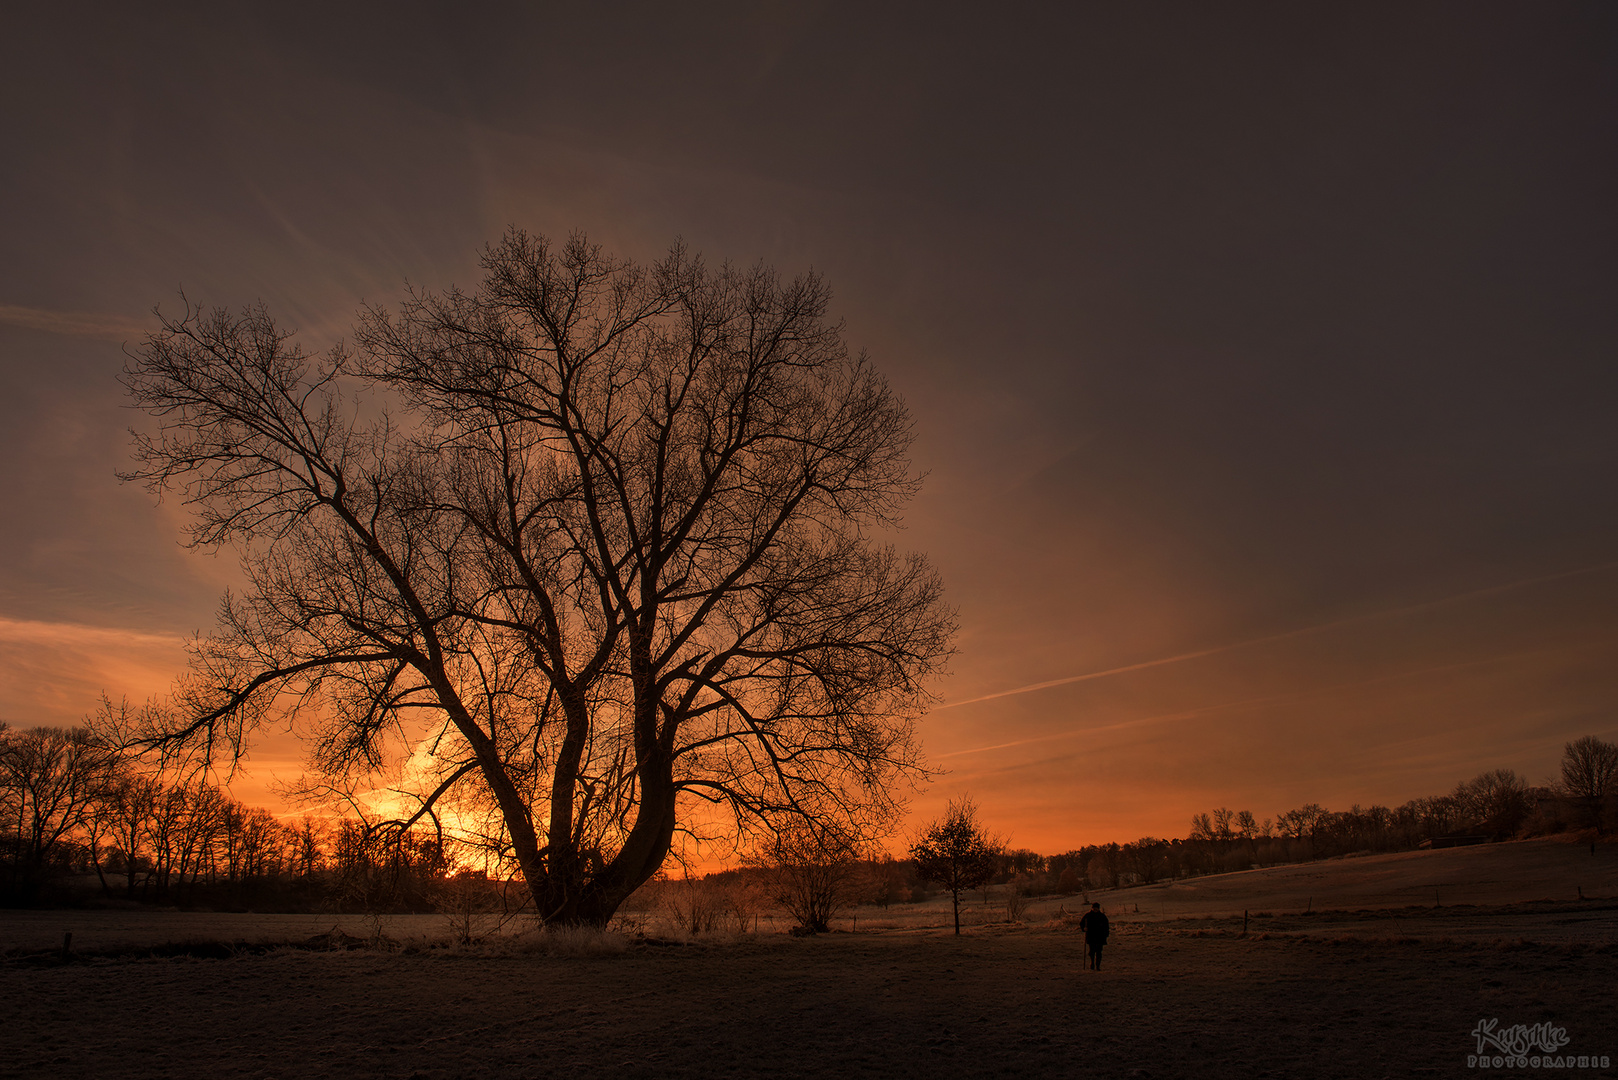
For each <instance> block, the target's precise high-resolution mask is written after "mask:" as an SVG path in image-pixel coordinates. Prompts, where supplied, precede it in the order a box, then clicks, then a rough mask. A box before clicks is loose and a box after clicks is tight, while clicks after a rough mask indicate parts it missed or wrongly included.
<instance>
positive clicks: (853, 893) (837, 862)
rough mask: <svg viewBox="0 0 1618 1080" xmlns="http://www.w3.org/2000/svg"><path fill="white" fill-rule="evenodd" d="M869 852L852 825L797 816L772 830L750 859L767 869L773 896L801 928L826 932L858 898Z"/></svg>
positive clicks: (799, 928) (820, 932)
mask: <svg viewBox="0 0 1618 1080" xmlns="http://www.w3.org/2000/svg"><path fill="white" fill-rule="evenodd" d="M864 857H865V846H864V845H863V844H862V843H861V842H860V841H859V839H858V838H856V837H855V836H854V835H853V834H852V833H850V832H849V831H848V830H846V829H843V828H839V827H837V826H836V825H835V824H811V823H808V822H804V821H801V820H792V821H789V822H788V823H787V824H786V825H785V826H783V827H782V828H780V829H778V830H777V831H774V832H772V833H770V834H769V835H768V837H767V838H766V839H764V840H763V841H762V842H761V843H760V844H759V846H758V848H757V849H756V850H755V852H754V853H753V855H752V856H751V857H750V858H749V860H748V861H749V862H751V863H752V864H753V865H754V866H759V867H762V868H763V869H764V870H766V871H767V872H768V875H769V877H768V886H767V887H768V889H769V898H770V899H771V900H773V901H775V902H776V903H777V904H779V905H780V906H781V907H783V908H785V909H786V910H787V913H788V914H789V915H791V916H792V917H793V919H794V920H796V921H797V929H798V930H799V931H801V932H803V933H808V934H823V933H825V932H826V931H828V930H830V929H831V920H832V918H833V917H834V916H835V915H836V914H837V913H838V912H839V911H841V910H842V909H843V908H845V907H847V906H849V905H850V904H852V903H854V902H855V901H856V900H857V899H858V894H859V891H860V886H861V885H862V884H863V883H864V882H863V878H864V870H865V864H864Z"/></svg>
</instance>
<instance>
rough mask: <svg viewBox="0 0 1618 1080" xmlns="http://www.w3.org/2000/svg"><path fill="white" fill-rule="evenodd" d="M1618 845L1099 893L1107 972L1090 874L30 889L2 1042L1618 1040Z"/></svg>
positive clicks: (1338, 1064) (706, 1066)
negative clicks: (826, 899) (759, 904)
mask: <svg viewBox="0 0 1618 1080" xmlns="http://www.w3.org/2000/svg"><path fill="white" fill-rule="evenodd" d="M1615 871H1618V847H1614V846H1611V845H1604V846H1601V847H1598V848H1597V851H1596V854H1595V855H1591V854H1590V852H1589V850H1588V848H1585V847H1578V846H1573V845H1568V844H1555V843H1551V842H1532V843H1518V844H1500V845H1491V846H1488V847H1484V848H1463V849H1455V850H1450V851H1438V852H1420V853H1413V854H1408V855H1389V856H1369V857H1365V858H1359V859H1347V860H1337V861H1334V862H1329V863H1315V864H1309V865H1304V866H1290V867H1277V868H1274V869H1270V870H1261V871H1252V872H1248V873H1243V874H1230V875H1222V876H1220V877H1208V878H1199V879H1195V880H1194V881H1192V882H1177V883H1174V884H1171V885H1168V886H1166V887H1165V886H1161V885H1159V886H1149V887H1141V888H1137V889H1131V890H1119V891H1115V892H1107V893H1097V894H1094V896H1093V898H1094V899H1098V900H1100V901H1101V902H1102V903H1103V904H1104V905H1105V906H1106V907H1107V908H1108V909H1109V910H1110V911H1111V912H1112V913H1113V918H1114V924H1115V933H1114V935H1113V939H1112V942H1111V943H1110V944H1109V946H1108V948H1107V950H1106V953H1105V963H1104V965H1103V969H1102V970H1101V971H1099V972H1096V971H1088V970H1086V969H1085V968H1084V964H1083V942H1082V940H1081V939H1080V937H1079V935H1078V933H1077V931H1076V929H1075V928H1074V926H1073V917H1072V914H1073V913H1074V912H1076V910H1077V909H1078V907H1079V906H1080V904H1081V903H1082V898H1081V897H1066V898H1059V899H1056V900H1041V901H1039V902H1038V903H1037V904H1036V905H1034V906H1032V907H1030V909H1029V910H1028V911H1026V912H1025V913H1024V917H1023V921H1022V922H1021V923H1009V922H1006V921H1005V920H1004V915H1003V909H1002V912H1001V914H1000V918H999V920H998V921H991V919H992V916H993V915H994V914H995V910H996V907H997V906H998V905H997V904H996V903H995V897H994V896H992V895H991V897H990V902H989V903H987V904H985V903H984V902H983V901H982V899H981V897H978V898H976V899H975V900H974V903H973V905H972V906H971V907H969V908H968V914H969V916H970V920H969V921H970V925H969V927H968V929H967V932H966V933H965V934H964V935H963V936H962V937H960V938H955V937H954V936H953V935H951V934H950V933H949V932H948V929H947V927H946V926H945V920H946V918H947V906H941V905H940V903H939V901H938V899H937V898H934V899H933V900H932V901H930V902H929V903H927V904H924V905H914V906H911V905H895V906H894V907H892V908H890V909H888V910H887V911H885V912H884V911H882V910H880V909H860V911H858V912H857V913H855V915H854V917H852V918H850V919H849V920H848V921H847V922H848V925H849V926H850V927H857V930H855V931H854V932H847V931H843V930H841V929H839V931H838V932H834V933H832V934H827V935H822V936H820V937H816V938H795V937H791V936H789V935H786V934H784V933H780V932H767V931H768V927H769V925H770V924H769V923H768V922H767V921H766V922H765V923H764V924H763V926H762V927H761V930H760V932H758V933H745V934H716V935H712V936H699V937H698V938H695V939H680V938H677V937H675V936H673V935H668V934H665V933H663V932H662V931H661V930H660V929H659V928H658V927H657V926H656V924H655V919H652V918H648V920H647V921H646V922H645V923H644V929H645V934H644V935H643V936H641V937H633V936H629V935H621V934H609V935H595V934H571V935H570V934H560V935H554V936H545V935H537V934H534V933H532V932H527V933H519V934H511V935H507V936H504V937H501V938H498V939H496V940H491V941H484V942H481V943H478V944H473V945H470V946H456V945H452V944H449V943H448V941H447V935H446V927H445V925H444V923H443V921H442V919H440V918H438V917H431V916H421V917H414V918H410V919H393V920H389V921H387V922H383V923H378V922H376V921H375V920H367V919H364V918H362V917H358V916H346V917H340V918H339V917H335V916H330V915H326V916H270V915H225V914H211V915H210V914H189V913H178V912H140V911H128V912H85V911H72V912H69V911H53V912H7V913H4V915H0V935H3V936H0V947H3V948H4V950H5V957H6V959H5V961H4V963H3V965H0V997H3V999H4V1002H5V1015H6V1022H5V1023H4V1024H3V1025H0V1071H3V1072H4V1074H5V1075H13V1076H23V1077H36V1076H37V1077H121V1076H128V1077H135V1076H141V1077H146V1076H175V1077H186V1076H207V1077H297V1076H356V1077H399V1078H406V1077H458V1076H472V1075H486V1076H501V1077H506V1076H510V1077H522V1076H631V1077H634V1076H643V1077H662V1076H691V1077H698V1076H701V1077H712V1076H756V1075H772V1076H822V1075H838V1074H844V1075H881V1076H885V1077H906V1076H917V1077H923V1076H925V1077H939V1076H1101V1077H1112V1076H1118V1077H1186V1076H1208V1077H1227V1076H1228V1077H1243V1078H1250V1077H1355V1078H1362V1077H1407V1076H1454V1075H1463V1074H1470V1073H1472V1072H1474V1071H1475V1070H1473V1069H1471V1068H1468V1064H1467V1058H1468V1055H1473V1054H1476V1053H1478V1043H1477V1039H1476V1037H1475V1036H1474V1034H1473V1031H1474V1029H1475V1028H1476V1027H1477V1026H1478V1024H1479V1022H1480V1021H1491V1020H1497V1021H1498V1024H1499V1028H1500V1029H1507V1028H1511V1027H1513V1026H1515V1025H1517V1024H1524V1025H1529V1026H1532V1025H1536V1024H1541V1023H1544V1022H1548V1023H1549V1024H1550V1025H1552V1026H1553V1027H1555V1028H1559V1029H1562V1031H1563V1032H1564V1033H1565V1040H1566V1045H1565V1047H1564V1048H1563V1049H1562V1051H1561V1053H1562V1054H1564V1055H1574V1058H1573V1060H1575V1061H1576V1060H1577V1057H1578V1056H1579V1055H1585V1056H1589V1055H1594V1056H1595V1057H1596V1059H1597V1061H1598V1062H1599V1060H1600V1058H1601V1056H1602V1055H1606V1056H1607V1057H1608V1059H1609V1060H1611V1059H1618V1025H1615V1024H1614V1022H1613V1020H1614V1013H1613V1007H1612V987H1613V986H1614V985H1618V900H1615V899H1613V897H1615V896H1618V872H1615ZM1575 879H1576V880H1575ZM1434 888H1437V889H1438V890H1439V893H1438V896H1437V897H1436V898H1435V897H1434V896H1432V895H1431V893H1432V890H1433V889H1434ZM1446 889H1453V890H1455V895H1454V896H1453V898H1451V897H1450V896H1449V895H1448V894H1447V893H1446V892H1445V891H1444V890H1446ZM1311 890H1312V891H1311ZM1422 890H1426V891H1427V900H1426V903H1425V904H1420V903H1416V902H1415V901H1416V900H1417V899H1418V898H1419V896H1420V895H1421V892H1422ZM1467 890H1471V891H1470V892H1468V891H1467ZM1580 892H1582V893H1583V894H1584V897H1585V899H1583V900H1581V899H1579V895H1578V894H1579V893H1580ZM1154 897H1155V898H1156V899H1154ZM1435 899H1437V901H1438V903H1436V904H1435V902H1434V901H1435ZM1137 904H1138V905H1139V908H1140V910H1139V912H1138V913H1137V912H1136V911H1135V910H1134V908H1135V906H1136V905H1137ZM1244 910H1245V911H1246V912H1247V913H1248V929H1247V932H1246V933H1245V934H1244V933H1243V929H1242V924H1243V911H1244ZM838 925H839V927H841V926H842V925H843V924H842V922H841V921H840V922H839V924H838ZM67 929H72V930H73V933H74V938H73V943H74V952H73V954H72V955H71V956H69V957H67V958H64V957H63V956H61V954H60V945H61V935H62V933H63V932H64V930H67ZM379 932H380V933H381V934H382V935H385V936H384V937H382V938H380V939H378V940H375V941H369V940H368V939H370V938H373V937H374V936H375V935H376V934H378V933H379ZM316 935H320V936H319V937H318V938H316V940H314V941H311V940H309V939H310V938H312V937H315V936H316ZM1501 1071H1508V1072H1509V1071H1511V1070H1501ZM1557 1071H1573V1072H1575V1073H1576V1074H1577V1075H1597V1076H1599V1075H1607V1076H1610V1075H1614V1074H1615V1070H1614V1069H1613V1068H1612V1067H1611V1066H1610V1065H1609V1066H1607V1067H1601V1066H1600V1065H1597V1066H1596V1067H1585V1068H1578V1067H1575V1068H1574V1069H1572V1070H1557ZM1539 1072H1540V1070H1535V1069H1526V1070H1521V1073H1522V1074H1526V1075H1534V1074H1538V1073H1539Z"/></svg>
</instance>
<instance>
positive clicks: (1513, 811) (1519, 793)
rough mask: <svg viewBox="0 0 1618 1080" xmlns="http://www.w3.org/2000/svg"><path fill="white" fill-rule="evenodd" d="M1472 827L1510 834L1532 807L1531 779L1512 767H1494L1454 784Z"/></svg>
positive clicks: (1460, 805) (1520, 823) (1463, 810)
mask: <svg viewBox="0 0 1618 1080" xmlns="http://www.w3.org/2000/svg"><path fill="white" fill-rule="evenodd" d="M1452 798H1453V799H1454V800H1455V803H1456V805H1457V806H1458V807H1459V808H1460V811H1461V814H1462V816H1463V817H1465V818H1466V819H1467V825H1468V826H1469V827H1472V828H1483V829H1487V830H1488V831H1490V832H1495V833H1502V834H1504V835H1508V836H1509V835H1510V834H1512V833H1514V832H1516V831H1517V829H1518V828H1519V827H1520V826H1521V825H1522V823H1523V821H1524V819H1526V818H1527V817H1528V811H1529V809H1530V806H1529V801H1528V781H1526V780H1524V779H1523V778H1522V777H1520V776H1518V775H1517V773H1516V772H1515V771H1514V770H1512V769H1491V770H1489V771H1488V772H1484V773H1479V774H1478V775H1477V776H1474V777H1473V778H1472V779H1470V780H1463V781H1461V783H1459V784H1457V785H1456V787H1455V792H1454V794H1453V796H1452Z"/></svg>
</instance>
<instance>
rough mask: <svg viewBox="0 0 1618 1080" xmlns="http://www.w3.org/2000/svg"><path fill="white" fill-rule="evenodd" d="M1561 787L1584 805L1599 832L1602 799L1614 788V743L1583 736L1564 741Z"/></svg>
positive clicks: (1617, 762)
mask: <svg viewBox="0 0 1618 1080" xmlns="http://www.w3.org/2000/svg"><path fill="white" fill-rule="evenodd" d="M1562 788H1563V790H1564V791H1565V792H1566V793H1567V794H1568V795H1569V796H1570V797H1572V798H1574V799H1578V800H1580V801H1581V802H1583V803H1585V804H1586V807H1587V808H1588V810H1589V812H1590V816H1591V819H1592V820H1593V821H1594V823H1595V826H1596V830H1597V831H1598V832H1599V831H1600V829H1601V826H1602V802H1603V800H1604V799H1606V797H1607V796H1608V795H1610V794H1612V793H1613V792H1614V791H1618V744H1614V743H1610V742H1603V741H1602V740H1600V739H1598V738H1596V737H1595V736H1594V735H1585V736H1584V737H1582V738H1579V739H1575V740H1573V741H1572V742H1570V743H1568V744H1567V747H1566V749H1565V750H1564V751H1563V754H1562Z"/></svg>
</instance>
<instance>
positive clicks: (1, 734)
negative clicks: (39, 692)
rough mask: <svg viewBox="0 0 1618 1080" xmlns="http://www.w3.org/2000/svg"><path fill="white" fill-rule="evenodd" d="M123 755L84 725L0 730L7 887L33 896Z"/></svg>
mask: <svg viewBox="0 0 1618 1080" xmlns="http://www.w3.org/2000/svg"><path fill="white" fill-rule="evenodd" d="M117 760H118V755H117V752H116V750H115V749H113V748H112V747H110V746H108V745H107V744H106V743H105V742H104V741H102V740H101V739H99V738H97V737H96V735H95V734H94V733H93V732H91V731H88V730H86V729H84V728H66V729H63V728H30V729H25V730H22V731H10V730H5V729H0V808H3V810H4V812H5V821H4V823H3V824H0V837H4V839H5V841H6V848H7V849H8V850H5V851H4V852H3V856H4V869H5V871H6V872H7V877H8V879H9V880H7V881H6V883H5V885H6V887H7V891H9V892H12V893H14V894H16V895H18V896H24V897H26V896H28V895H29V894H30V893H31V892H32V891H33V890H34V889H36V888H37V887H38V886H39V884H40V882H41V881H42V879H43V878H44V876H45V874H46V871H47V870H48V869H49V867H50V866H51V864H52V861H53V859H55V858H56V857H57V856H59V855H60V854H61V853H62V852H63V850H64V848H65V846H66V844H67V842H68V840H69V839H70V838H71V837H72V836H73V834H74V833H75V832H76V831H77V830H78V829H80V828H81V827H82V826H83V825H84V823H85V821H86V819H87V818H88V817H89V815H90V814H91V813H92V812H93V810H94V808H95V806H96V803H97V800H98V799H99V798H100V796H101V794H102V792H103V791H104V790H105V789H106V787H107V785H108V784H109V783H110V782H111V780H112V777H113V771H114V767H115V766H116V764H117Z"/></svg>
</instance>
